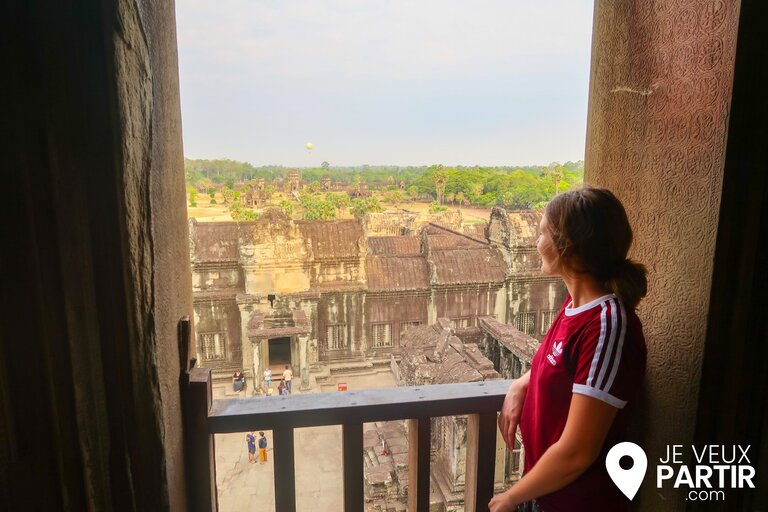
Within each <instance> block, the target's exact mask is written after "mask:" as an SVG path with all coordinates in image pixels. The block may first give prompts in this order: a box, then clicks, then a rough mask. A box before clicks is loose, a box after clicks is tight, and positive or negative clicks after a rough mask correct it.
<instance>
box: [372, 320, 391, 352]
mask: <svg viewBox="0 0 768 512" xmlns="http://www.w3.org/2000/svg"><path fill="white" fill-rule="evenodd" d="M382 328H383V330H384V332H383V333H381V334H383V335H384V338H385V341H384V342H383V343H382V342H381V341H379V340H378V339H377V338H378V337H379V334H380V333H379V332H378V331H379V329H382ZM391 346H393V340H392V323H391V322H378V323H372V324H371V348H387V347H391Z"/></svg>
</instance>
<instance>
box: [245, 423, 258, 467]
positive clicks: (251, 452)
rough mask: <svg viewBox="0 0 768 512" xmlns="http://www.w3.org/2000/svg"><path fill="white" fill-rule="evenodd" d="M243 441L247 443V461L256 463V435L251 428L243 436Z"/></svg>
mask: <svg viewBox="0 0 768 512" xmlns="http://www.w3.org/2000/svg"><path fill="white" fill-rule="evenodd" d="M245 443H246V444H247V445H248V462H249V463H250V464H255V463H256V435H255V434H254V433H253V430H251V432H250V433H248V435H246V436H245Z"/></svg>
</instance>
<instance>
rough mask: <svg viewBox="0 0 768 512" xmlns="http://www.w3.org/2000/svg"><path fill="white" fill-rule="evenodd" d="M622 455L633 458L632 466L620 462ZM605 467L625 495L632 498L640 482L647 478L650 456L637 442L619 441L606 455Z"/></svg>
mask: <svg viewBox="0 0 768 512" xmlns="http://www.w3.org/2000/svg"><path fill="white" fill-rule="evenodd" d="M622 457H630V458H631V459H632V467H631V468H629V469H624V468H622V467H621V465H620V464H619V461H620V460H621V458H622ZM605 468H606V469H607V470H608V475H609V476H610V477H611V480H613V483H615V484H616V487H618V488H619V490H620V491H621V492H623V493H624V495H625V496H626V497H627V498H629V499H630V500H631V499H632V498H634V497H635V494H637V490H638V489H640V484H642V483H643V478H645V471H646V470H647V469H648V458H647V457H646V456H645V452H644V451H643V449H642V448H640V447H639V446H637V445H636V444H635V443H630V442H624V443H619V444H617V445H616V446H614V447H613V448H611V450H610V451H609V452H608V455H607V456H606V457H605Z"/></svg>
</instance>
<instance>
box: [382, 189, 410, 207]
mask: <svg viewBox="0 0 768 512" xmlns="http://www.w3.org/2000/svg"><path fill="white" fill-rule="evenodd" d="M404 197H405V196H404V195H403V193H402V192H400V191H399V190H390V191H389V192H386V193H385V194H384V201H386V202H388V203H389V204H391V205H392V206H397V205H399V204H400V203H402V202H403V199H404Z"/></svg>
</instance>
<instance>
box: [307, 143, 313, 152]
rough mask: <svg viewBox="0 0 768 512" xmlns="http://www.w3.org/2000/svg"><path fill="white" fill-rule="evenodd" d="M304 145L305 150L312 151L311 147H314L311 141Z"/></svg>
mask: <svg viewBox="0 0 768 512" xmlns="http://www.w3.org/2000/svg"><path fill="white" fill-rule="evenodd" d="M305 147H306V148H307V151H312V148H314V147H315V145H314V144H312V143H311V142H307V144H306V145H305Z"/></svg>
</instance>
